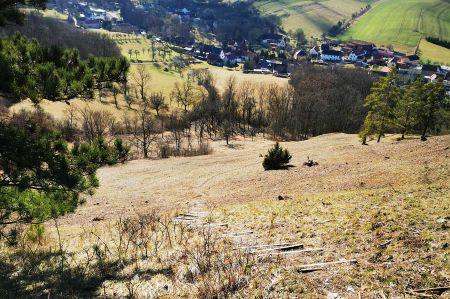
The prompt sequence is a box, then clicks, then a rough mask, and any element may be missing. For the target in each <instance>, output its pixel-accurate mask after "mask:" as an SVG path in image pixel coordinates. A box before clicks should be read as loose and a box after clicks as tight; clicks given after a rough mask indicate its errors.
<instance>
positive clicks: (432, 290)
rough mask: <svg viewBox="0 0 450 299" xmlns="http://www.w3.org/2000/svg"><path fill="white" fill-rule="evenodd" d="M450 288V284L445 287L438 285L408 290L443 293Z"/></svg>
mask: <svg viewBox="0 0 450 299" xmlns="http://www.w3.org/2000/svg"><path fill="white" fill-rule="evenodd" d="M448 290H450V286H445V287H436V288H425V289H418V290H410V291H408V292H414V293H436V294H439V295H440V294H442V293H444V292H446V291H448Z"/></svg>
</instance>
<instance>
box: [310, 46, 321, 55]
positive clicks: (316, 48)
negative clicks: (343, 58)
mask: <svg viewBox="0 0 450 299" xmlns="http://www.w3.org/2000/svg"><path fill="white" fill-rule="evenodd" d="M319 54H320V53H319V47H318V46H315V47H313V48H311V50H309V56H310V57H311V58H317V57H319Z"/></svg>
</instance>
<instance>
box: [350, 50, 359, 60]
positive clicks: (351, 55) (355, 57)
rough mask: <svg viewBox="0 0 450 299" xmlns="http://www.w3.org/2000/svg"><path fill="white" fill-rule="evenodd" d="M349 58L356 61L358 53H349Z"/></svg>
mask: <svg viewBox="0 0 450 299" xmlns="http://www.w3.org/2000/svg"><path fill="white" fill-rule="evenodd" d="M348 60H349V61H352V62H356V61H357V60H358V55H356V54H355V53H354V52H352V53H350V54H349V55H348Z"/></svg>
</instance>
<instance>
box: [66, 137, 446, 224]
mask: <svg viewBox="0 0 450 299" xmlns="http://www.w3.org/2000/svg"><path fill="white" fill-rule="evenodd" d="M224 143H225V142H223V141H217V142H213V143H212V144H211V145H212V148H213V149H214V152H213V154H212V155H208V156H199V157H190V158H170V159H164V160H137V161H131V162H129V163H127V164H125V165H118V166H115V167H106V168H102V169H100V170H99V171H98V177H99V179H100V188H99V189H98V191H97V193H96V194H95V195H94V196H93V197H89V198H86V200H87V202H86V204H85V205H83V206H81V207H80V208H79V209H78V210H77V212H76V213H75V214H73V215H69V216H67V217H66V218H65V219H64V220H63V221H64V222H65V223H67V224H74V223H87V222H90V221H91V220H92V218H94V217H96V216H102V217H105V218H106V219H111V218H115V217H117V216H118V215H122V214H133V213H134V211H135V210H139V211H145V210H146V209H151V208H154V207H158V208H161V209H166V210H169V209H173V208H177V207H184V206H186V204H189V203H190V202H192V201H193V200H196V199H202V200H208V201H210V202H211V203H213V204H216V205H219V206H221V205H227V204H231V203H241V202H248V201H255V200H258V201H259V200H263V199H273V198H275V197H277V196H278V195H289V196H293V197H295V196H299V195H302V194H304V193H319V192H342V191H358V190H365V189H369V190H370V189H377V188H385V187H389V186H393V187H398V186H403V185H410V184H417V183H420V182H421V180H423V173H424V172H426V171H427V169H433V170H434V171H433V173H434V172H435V171H438V170H440V171H441V172H445V171H446V169H448V165H449V159H448V155H449V154H450V152H449V150H448V145H449V144H450V136H443V137H435V138H431V139H430V140H429V141H427V142H425V143H423V142H420V141H419V140H418V139H412V140H405V141H402V142H397V141H395V140H393V139H387V140H385V141H384V142H383V143H380V144H376V143H371V144H370V145H369V146H362V145H360V143H359V141H358V138H357V136H356V135H346V134H329V135H325V136H320V137H317V138H312V139H310V140H307V141H301V142H288V143H283V146H286V147H287V148H288V149H289V151H290V152H291V153H292V155H293V159H292V161H291V163H292V164H293V165H294V166H296V167H293V168H290V169H289V170H280V171H268V172H266V171H264V170H263V168H262V166H261V163H262V159H263V158H262V156H260V155H264V154H265V153H266V151H267V149H268V148H269V146H271V145H272V144H273V142H272V141H269V140H264V139H262V138H259V139H258V140H255V141H253V142H252V141H251V140H250V139H245V140H244V139H242V138H239V139H238V140H235V141H234V142H233V143H232V146H231V147H227V146H225V144H224ZM308 156H309V157H310V158H312V159H314V160H316V161H318V162H319V166H317V167H313V168H307V167H306V168H305V167H303V166H302V164H303V162H304V161H306V160H307V157H308ZM445 167H446V168H445ZM430 180H432V181H434V180H435V178H434V177H432V178H430Z"/></svg>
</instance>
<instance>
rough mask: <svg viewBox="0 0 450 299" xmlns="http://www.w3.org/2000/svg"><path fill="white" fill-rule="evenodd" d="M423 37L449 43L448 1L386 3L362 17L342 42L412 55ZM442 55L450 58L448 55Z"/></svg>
mask: <svg viewBox="0 0 450 299" xmlns="http://www.w3.org/2000/svg"><path fill="white" fill-rule="evenodd" d="M425 36H435V37H439V38H441V39H445V40H450V2H449V1H446V0H427V1H423V0H386V1H384V2H382V3H380V4H379V5H377V6H376V7H374V8H373V9H372V10H371V11H369V12H368V13H367V14H365V15H364V16H362V17H361V18H360V19H359V20H358V21H357V22H356V23H355V24H354V25H353V26H352V27H351V28H350V29H349V30H348V31H347V32H345V34H343V35H342V36H341V38H342V39H361V40H368V41H373V42H376V43H377V44H384V45H386V44H393V45H394V47H396V48H397V49H400V50H403V51H405V52H413V51H414V50H415V47H416V46H417V44H418V43H419V41H420V40H421V38H422V37H425ZM441 55H448V56H450V51H447V52H444V54H441Z"/></svg>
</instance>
